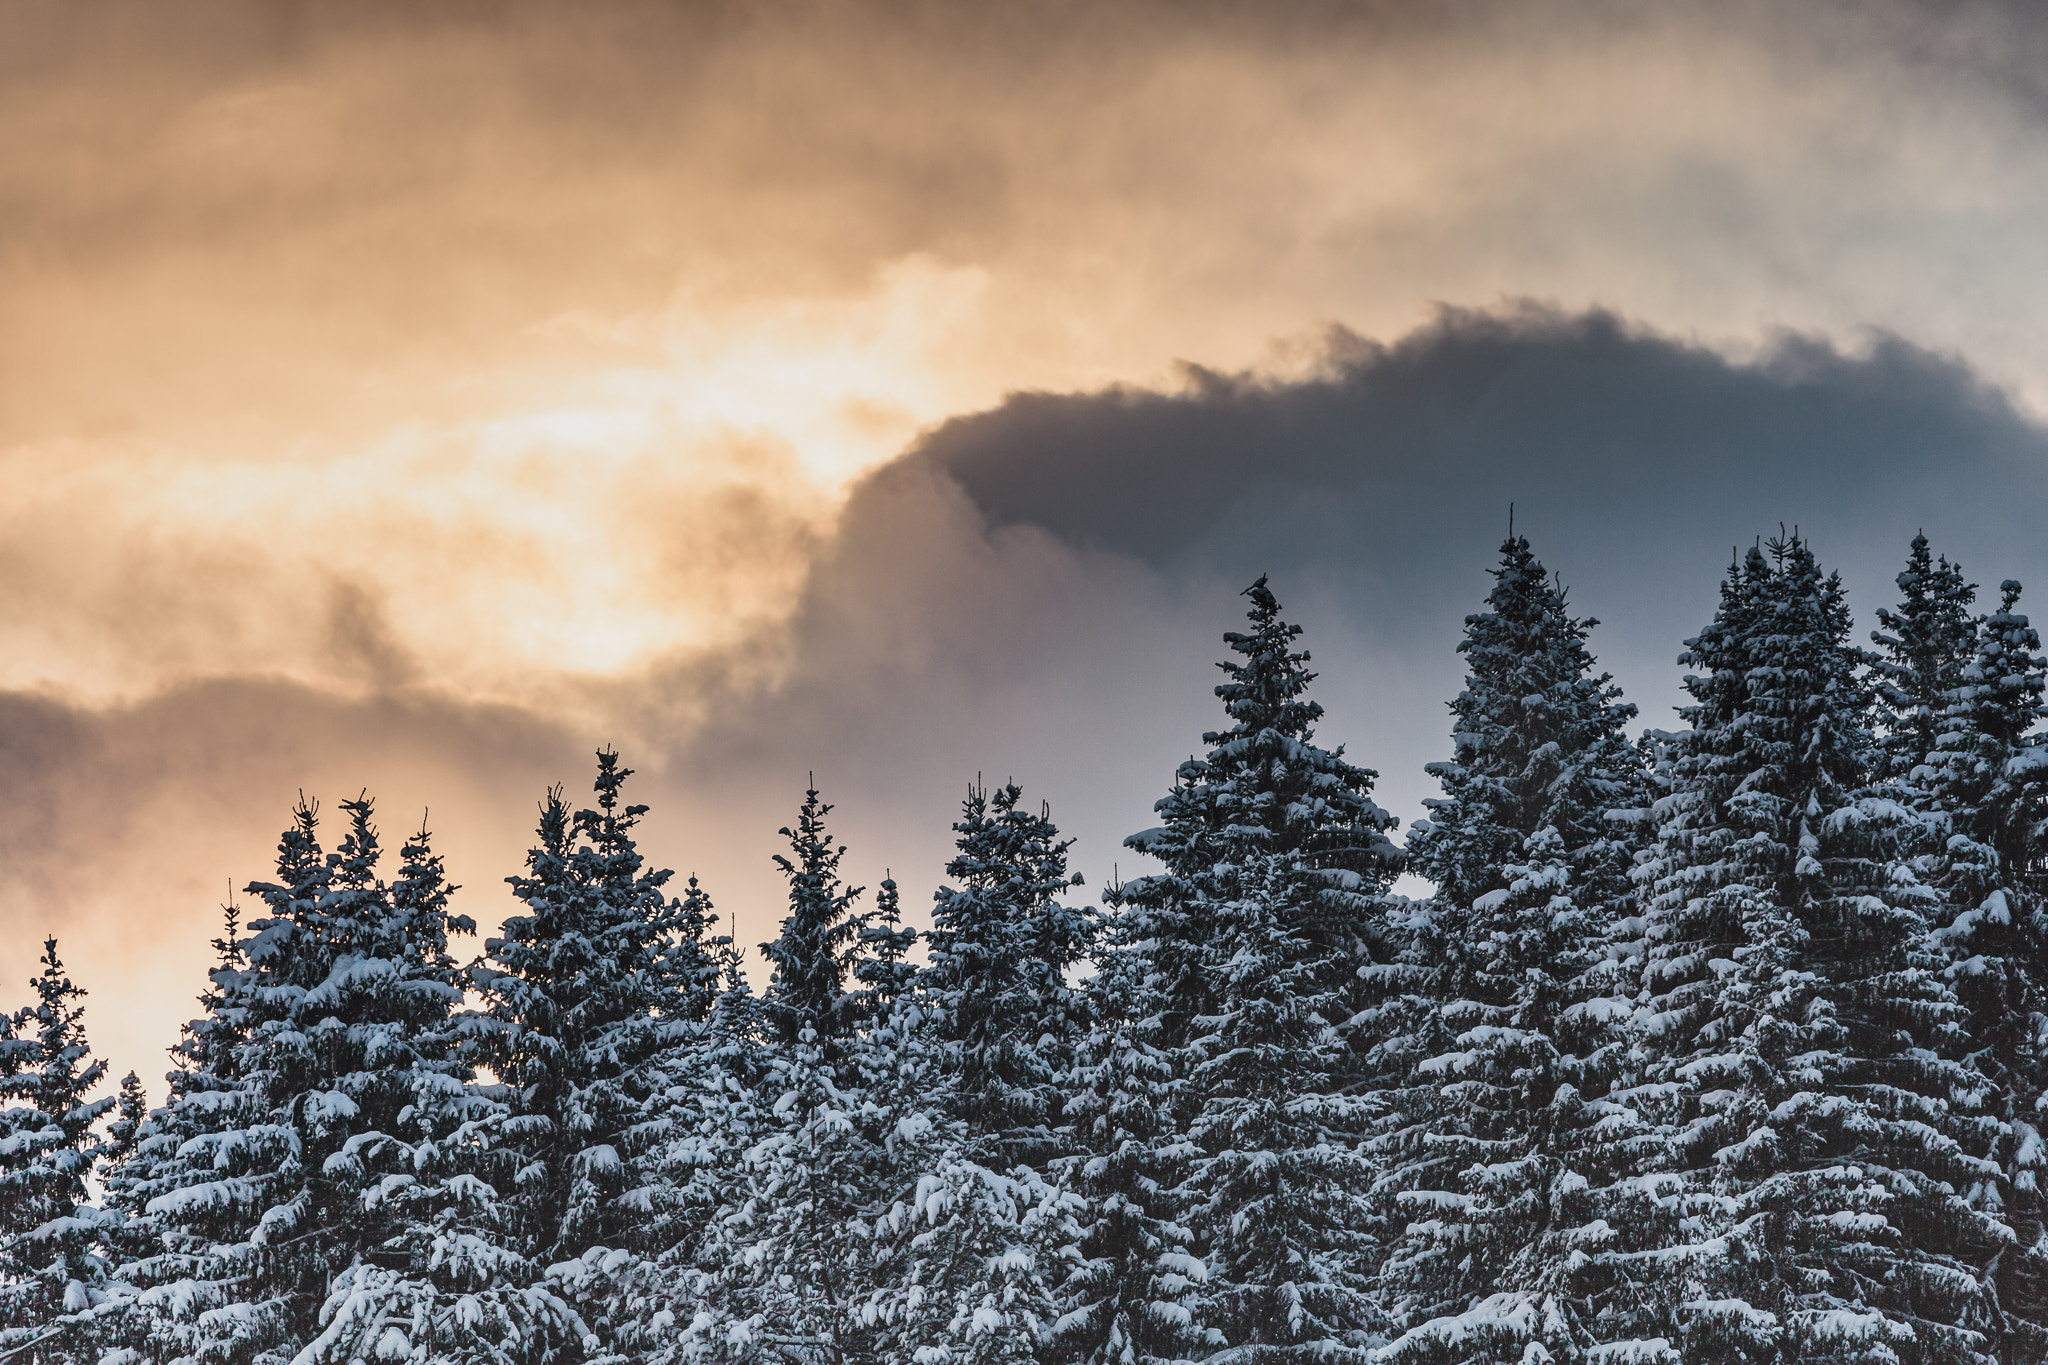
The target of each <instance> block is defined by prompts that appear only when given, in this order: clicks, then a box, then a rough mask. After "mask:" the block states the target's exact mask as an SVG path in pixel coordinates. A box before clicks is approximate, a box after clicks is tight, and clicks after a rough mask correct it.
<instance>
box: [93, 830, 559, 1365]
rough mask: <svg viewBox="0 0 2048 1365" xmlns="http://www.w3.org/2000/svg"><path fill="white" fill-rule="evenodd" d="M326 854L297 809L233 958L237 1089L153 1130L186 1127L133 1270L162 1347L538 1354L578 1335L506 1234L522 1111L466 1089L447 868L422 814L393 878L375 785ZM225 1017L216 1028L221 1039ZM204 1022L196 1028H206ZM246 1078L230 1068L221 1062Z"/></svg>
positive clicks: (254, 1356)
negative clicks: (496, 1166) (237, 963)
mask: <svg viewBox="0 0 2048 1365" xmlns="http://www.w3.org/2000/svg"><path fill="white" fill-rule="evenodd" d="M342 810H343V811H344V812H345V813H346V814H347V816H348V817H349V830H348V833H347V835H346V837H345V838H344V839H343V840H342V842H341V844H340V846H339V847H338V848H337V849H336V850H335V851H334V852H332V853H323V851H322V849H321V847H320V844H319V842H318V838H317V814H316V810H315V808H314V807H313V806H312V805H310V804H309V803H306V802H303V801H302V802H301V803H300V805H299V807H298V809H297V811H296V812H295V817H296V818H295V821H294V824H293V827H292V828H291V829H289V830H287V831H286V832H285V835H284V836H283V838H282V840H281V841H280V845H279V860H278V871H279V877H278V880H277V881H275V882H267V883H254V884H252V885H251V886H250V888H249V890H250V892H251V893H252V894H255V895H257V896H260V897H261V898H262V899H263V901H264V903H265V908H266V909H267V910H268V911H269V913H268V914H267V915H266V916H264V917H262V918H260V919H258V920H256V921H255V922H254V923H252V924H251V926H250V929H251V934H250V937H249V939H248V940H247V944H246V954H247V967H246V969H244V970H241V971H232V970H227V971H224V970H221V969H216V974H215V977H214V980H215V983H216V985H217V986H218V987H219V988H220V990H221V993H222V1000H221V1003H220V1005H219V1006H218V1007H217V1008H216V1009H215V1010H214V1011H213V1015H214V1017H215V1019H216V1020H220V1019H227V1020H233V1021H234V1026H235V1028H236V1029H237V1030H238V1031H239V1032H240V1033H241V1038H242V1041H241V1042H240V1043H239V1044H238V1045H237V1046H236V1048H235V1049H234V1061H233V1064H232V1070H233V1077H232V1083H231V1084H230V1085H228V1086H225V1087H221V1088H199V1087H189V1088H187V1089H185V1090H183V1091H180V1092H174V1095H173V1098H172V1101H171V1103H170V1104H169V1105H167V1106H166V1108H165V1110H164V1111H160V1115H159V1116H153V1117H152V1119H151V1121H150V1123H149V1124H147V1125H145V1132H144V1135H143V1137H142V1138H141V1139H140V1140H139V1142H138V1150H139V1151H140V1150H147V1149H149V1148H150V1146H151V1143H152V1134H151V1133H150V1131H149V1130H150V1129H154V1128H161V1129H163V1130H165V1131H167V1132H170V1133H174V1134H177V1135H178V1136H180V1138H181V1139H182V1140H181V1142H180V1143H179V1146H178V1147H177V1149H176V1151H175V1152H174V1153H172V1154H170V1155H169V1157H168V1159H162V1160H159V1161H158V1162H157V1163H156V1170H155V1171H154V1172H153V1179H152V1180H151V1181H150V1183H149V1184H148V1185H144V1186H141V1187H140V1188H137V1187H134V1186H131V1189H130V1195H129V1197H130V1198H134V1197H136V1196H138V1195H139V1196H144V1197H147V1203H146V1204H145V1205H144V1222H145V1226H146V1228H147V1229H148V1230H149V1231H150V1232H151V1233H153V1234H154V1237H155V1240H156V1250H155V1251H154V1253H153V1254H151V1255H146V1256H141V1257H138V1258H137V1259H135V1260H133V1261H131V1262H129V1263H128V1264H127V1265H125V1266H124V1267H123V1269H122V1274H123V1276H124V1278H125V1279H126V1280H127V1281H128V1282H129V1283H130V1284H132V1285H133V1286H135V1287H136V1289H137V1290H138V1291H139V1292H138V1293H137V1295H136V1300H135V1303H136V1310H137V1311H136V1312H134V1313H132V1314H131V1315H130V1316H131V1319H132V1322H131V1324H130V1325H129V1333H130V1342H131V1346H132V1347H133V1348H134V1349H137V1350H139V1351H140V1352H141V1354H142V1355H143V1356H144V1357H145V1358H184V1357H198V1358H201V1359H208V1358H214V1357H224V1358H230V1359H248V1360H256V1361H272V1360H278V1361H281V1360H284V1359H292V1358H296V1359H299V1360H301V1361H303V1362H306V1363H307V1365H313V1363H314V1362H325V1361H334V1362H341V1361H349V1360H355V1359H406V1358H414V1359H419V1360H423V1361H443V1360H447V1361H454V1360H473V1361H490V1362H506V1363H508V1365H509V1363H510V1362H524V1361H538V1360H540V1359H544V1358H546V1357H548V1355H549V1354H550V1353H551V1352H552V1351H553V1350H554V1348H555V1347H556V1346H557V1345H558V1344H559V1343H561V1342H563V1341H567V1340H574V1339H575V1338H576V1337H577V1336H578V1335H580V1329H579V1327H578V1326H577V1324H576V1322H575V1319H574V1315H573V1314H572V1313H570V1312H569V1310H568V1309H567V1308H566V1306H565V1305H563V1304H562V1303H561V1302H560V1301H559V1300H558V1299H557V1298H556V1297H555V1296H554V1295H553V1294H551V1293H550V1292H548V1291H547V1290H545V1289H544V1288H540V1287H536V1286H535V1285H534V1284H533V1280H534V1276H535V1268H534V1267H533V1266H532V1265H531V1264H530V1263H529V1262H527V1261H526V1260H525V1259H524V1258H522V1257H520V1256H519V1255H518V1253H517V1251H516V1249H515V1248H513V1247H511V1246H508V1245H507V1244H506V1241H505V1238H504V1236H503V1224H504V1213H503V1210H502V1209H501V1208H499V1207H498V1201H497V1197H496V1187H495V1186H494V1185H493V1184H492V1183H490V1181H489V1180H488V1179H487V1178H486V1176H487V1175H488V1174H489V1173H490V1170H491V1166H492V1164H493V1160H492V1156H493V1149H494V1146H495V1136H496V1132H497V1129H498V1127H499V1125H500V1124H501V1123H502V1119H503V1113H502V1109H501V1107H500V1106H498V1105H496V1104H494V1103H493V1102H492V1101H491V1099H490V1098H489V1096H488V1095H486V1094H485V1093H484V1092H482V1091H480V1090H479V1089H478V1088H477V1087H475V1086H474V1085H473V1084H472V1083H471V1080H470V1077H469V1074H468V1067H467V1064H466V1062H464V1061H463V1059H462V1058H461V1056H460V1054H459V1051H458V1049H457V1047H456V1045H455V1040H454V1037H453V1030H452V1027H451V1012H452V1010H453V1007H454V1006H455V1004H456V1003H457V1001H458V1000H459V999H460V996H461V982H460V976H459V974H458V972H457V969H456V967H455V965H454V962H453V960H452V958H451V957H450V955H449V953H448V951H447V938H448V934H449V933H450V932H474V926H473V925H472V924H471V923H470V921H469V920H468V919H467V918H466V917H463V916H458V915H453V914H451V913H449V911H448V898H449V892H450V891H451V889H452V888H450V887H449V886H448V885H447V882H446V879H445V877H444V876H443V873H442V868H441V860H440V859H439V857H438V856H436V855H435V854H434V853H433V852H432V850H431V848H430V847H429V843H428V838H427V834H426V831H425V830H424V828H422V830H421V831H420V832H419V833H418V834H416V835H414V836H413V837H412V838H411V839H409V840H407V841H406V843H405V845H404V846H403V848H402V850H401V856H402V859H403V862H402V866H401V868H400V872H399V876H398V878H397V879H396V880H395V881H394V882H392V883H390V884H389V885H387V884H385V883H384V882H382V881H381V880H380V879H379V878H378V877H377V875H376V869H377V864H378V861H379V857H380V852H381V849H380V845H379V840H378V837H377V831H376V827H375V825H374V824H373V823H372V820H371V806H370V802H369V801H368V800H367V799H365V798H358V799H356V800H354V801H348V802H344V803H342ZM206 1032H207V1031H205V1030H202V1031H199V1036H205V1034H206ZM192 1036H194V1031H190V1030H188V1038H189V1037H192ZM226 1069H227V1068H226V1067H225V1066H224V1064H223V1063H222V1061H221V1059H219V1058H214V1059H213V1061H212V1066H211V1071H212V1073H213V1074H215V1075H216V1076H218V1074H219V1073H220V1072H222V1071H223V1070H226Z"/></svg>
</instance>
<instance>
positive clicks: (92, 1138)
mask: <svg viewBox="0 0 2048 1365" xmlns="http://www.w3.org/2000/svg"><path fill="white" fill-rule="evenodd" d="M31 985H32V986H33V987H34V989H35V993H36V1000H35V1003H34V1004H32V1005H28V1006H26V1007H24V1008H23V1009H22V1010H21V1011H20V1012H19V1013H17V1014H15V1015H14V1016H13V1018H12V1019H11V1020H10V1021H9V1025H10V1026H9V1029H8V1036H7V1037H6V1038H5V1039H4V1040H0V1097H4V1098H5V1100H6V1101H7V1107H6V1108H5V1109H4V1110H0V1350H5V1349H10V1348H12V1349H28V1348H29V1347H30V1345H31V1344H34V1345H35V1346H36V1347H37V1348H38V1349H40V1350H41V1351H42V1352H45V1353H47V1354H48V1355H49V1356H50V1358H53V1359H54V1358H58V1355H59V1352H60V1351H61V1349H62V1346H63V1344H64V1343H66V1342H67V1341H73V1340H81V1339H82V1338H80V1336H79V1333H80V1331H81V1330H82V1328H83V1326H84V1320H85V1319H87V1318H89V1317H90V1316H91V1310H93V1309H94V1308H96V1307H99V1306H101V1305H103V1304H104V1303H105V1302H106V1291H105V1283H106V1278H107V1264H106V1260H105V1257H104V1255H103V1248H102V1245H101V1220H100V1218H99V1217H98V1215H97V1211H96V1210H95V1209H93V1208H92V1207H91V1206H90V1204H89V1201H88V1196H87V1189H86V1179H87V1177H88V1176H90V1175H91V1174H92V1170H93V1166H94V1164H95V1162H96V1161H97V1160H98V1159H99V1158H100V1156H101V1154H102V1151H103V1145H104V1144H103V1140H102V1138H101V1137H100V1136H99V1134H97V1133H95V1132H94V1131H93V1127H94V1125H95V1124H96V1123H97V1122H98V1120H99V1119H100V1117H101V1116H102V1115H104V1114H105V1113H106V1112H107V1111H108V1110H110V1109H112V1108H113V1107H114V1103H115V1101H114V1099H113V1098H112V1097H111V1096H108V1097H102V1098H98V1099H95V1098H92V1095H91V1092H92V1091H93V1090H94V1089H95V1088H97V1087H98V1085H99V1083H100V1081H101V1079H102V1078H103V1077H104V1076H105V1075H106V1070H107V1064H106V1063H105V1062H104V1061H101V1060H98V1059H96V1058H94V1057H93V1055H92V1048H91V1045H90V1044H89V1043H88V1042H87V1041H86V1037H85V1028H84V1016H85V1008H84V1006H83V1004H81V1003H80V1002H81V1001H82V1000H83V999H84V997H85V992H84V991H83V990H81V989H80V988H79V987H77V986H75V985H73V984H72V982H71V978H70V976H69V975H68V974H67V973H66V972H65V970H64V963H63V961H62V960H61V959H60V958H59V957H58V956H57V940H56V939H55V938H47V939H45V940H44V942H43V955H42V971H41V972H40V973H38V974H37V976H36V978H35V979H34V981H33V982H32V983H31Z"/></svg>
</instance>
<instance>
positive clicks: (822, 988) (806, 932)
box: [761, 786, 865, 1058]
mask: <svg viewBox="0 0 2048 1365" xmlns="http://www.w3.org/2000/svg"><path fill="white" fill-rule="evenodd" d="M831 813H832V807H831V806H829V805H827V804H825V803H824V802H823V801H822V800H820V799H819V797H818V789H817V788H816V787H815V786H814V787H811V788H810V789H808V790H807V791H805V793H804V804H803V807H802V809H800V810H799V811H798V812H797V820H796V826H795V828H793V829H792V828H790V827H789V826H787V825H785V826H784V827H783V828H782V829H781V831H780V833H781V835H782V837H783V838H785V839H787V840H789V853H788V854H787V855H784V854H777V855H776V856H775V865H776V866H777V867H779V868H781V869H782V875H783V877H784V878H785V879H787V881H788V882H789V913H788V915H787V916H785V917H784V919H783V921H782V932H781V934H780V935H778V936H777V937H776V938H775V939H774V941H772V942H769V943H764V944H762V945H761V952H762V955H763V956H765V957H766V958H767V959H768V961H769V962H770V963H772V964H773V965H774V974H773V975H772V977H771V978H770V980H769V984H768V993H767V996H766V998H765V999H764V1000H763V1002H762V1006H763V1012H764V1014H765V1015H766V1019H767V1023H768V1027H769V1030H770V1035H771V1037H772V1038H773V1040H774V1041H775V1042H777V1043H778V1044H780V1045H781V1046H782V1047H784V1048H793V1047H796V1046H797V1045H798V1043H799V1042H800V1041H801V1040H802V1037H803V1034H804V1033H805V1032H806V1031H807V1030H808V1031H809V1032H811V1033H813V1034H815V1035H816V1037H817V1039H818V1046H819V1048H820V1049H821V1050H822V1051H823V1053H824V1055H825V1056H826V1057H827V1058H837V1057H839V1056H840V1055H841V1054H842V1051H843V1049H842V1040H843V1039H845V1038H847V1037H848V1036H850V1035H851V1034H852V1033H853V1031H854V1029H855V1028H856V1026H857V1025H858V1024H859V1022H860V1015H861V1013H862V999H861V996H860V993H859V992H857V991H853V990H849V989H848V979H849V978H854V979H856V980H857V979H858V975H857V968H858V965H859V963H860V960H861V956H862V954H861V931H862V929H863V927H864V924H865V921H864V920H863V918H862V917H861V916H859V915H858V914H856V913H855V912H854V906H855V905H856V904H857V903H858V902H859V900H860V896H861V892H862V890H863V889H864V888H862V887H858V886H854V887H849V886H847V885H846V884H845V883H844V882H842V881H841V880H840V878H839V861H840V859H842V858H844V857H845V856H846V847H845V845H843V844H834V843H833V842H832V838H831V836H830V835H829V834H827V833H826V831H825V817H826V816H827V815H829V814H831Z"/></svg>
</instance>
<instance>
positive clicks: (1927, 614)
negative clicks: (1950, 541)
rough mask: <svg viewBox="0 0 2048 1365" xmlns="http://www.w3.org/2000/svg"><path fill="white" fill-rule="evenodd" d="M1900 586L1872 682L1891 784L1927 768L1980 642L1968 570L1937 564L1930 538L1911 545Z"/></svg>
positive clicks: (1882, 611) (1881, 613)
mask: <svg viewBox="0 0 2048 1365" xmlns="http://www.w3.org/2000/svg"><path fill="white" fill-rule="evenodd" d="M1897 581H1898V585H1899V605H1898V608H1897V609H1896V610H1891V609H1887V608H1884V607H1880V608H1878V611H1877V620H1878V624H1879V625H1880V626H1881V627H1883V629H1881V630H1874V631H1872V632H1871V633H1870V639H1871V642H1872V643H1873V644H1875V645H1877V646H1878V649H1879V653H1878V654H1876V655H1875V656H1873V657H1872V659H1871V673H1872V678H1871V681H1872V684H1873V687H1872V690H1873V691H1874V692H1875V693H1876V700H1877V707H1878V720H1879V722H1880V723H1881V725H1882V727H1883V731H1884V733H1883V735H1882V737H1881V740H1880V743H1881V744H1882V746H1883V753H1884V758H1883V761H1882V763H1881V765H1880V767H1881V768H1882V771H1881V772H1880V773H1879V774H1877V775H1878V776H1880V777H1887V778H1907V777H1910V776H1911V775H1912V774H1913V772H1914V770H1915V769H1917V768H1919V767H1920V766H1921V765H1922V764H1924V763H1927V762H1928V761H1929V756H1930V755H1931V754H1933V752H1934V748H1935V742H1936V740H1937V739H1938V738H1939V736H1940V734H1941V731H1942V722H1943V717H1944V715H1945V714H1946V712H1947V710H1948V706H1949V702H1950V698H1951V696H1952V694H1953V693H1954V691H1955V689H1956V687H1957V685H1958V684H1959V683H1960V682H1961V676H1960V675H1961V673H1962V670H1963V668H1964V666H1965V665H1967V664H1968V663H1969V661H1970V656H1971V654H1972V653H1973V652H1974V650H1975V646H1976V637H1977V629H1976V616H1975V614H1974V613H1973V612H1972V611H1971V610H1970V606H1971V603H1973V602H1974V601H1975V600H1976V597H1977V587H1976V585H1975V584H1974V583H1967V582H1965V581H1964V580H1963V569H1962V566H1961V565H1960V564H1951V563H1950V562H1949V560H1948V556H1946V555H1943V556H1941V557H1940V558H1939V559H1936V558H1935V556H1934V553H1933V551H1932V549H1931V548H1930V547H1929V546H1928V544H1927V536H1926V535H1925V534H1924V533H1922V534H1919V535H1915V536H1914V537H1913V545H1912V548H1911V549H1910V550H1909V551H1908V552H1907V555H1906V567H1905V568H1903V569H1901V570H1900V571H1899V575H1898V580H1897Z"/></svg>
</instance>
